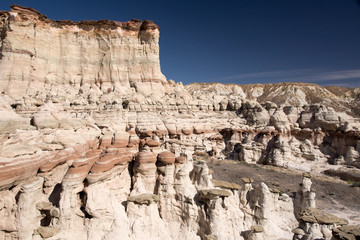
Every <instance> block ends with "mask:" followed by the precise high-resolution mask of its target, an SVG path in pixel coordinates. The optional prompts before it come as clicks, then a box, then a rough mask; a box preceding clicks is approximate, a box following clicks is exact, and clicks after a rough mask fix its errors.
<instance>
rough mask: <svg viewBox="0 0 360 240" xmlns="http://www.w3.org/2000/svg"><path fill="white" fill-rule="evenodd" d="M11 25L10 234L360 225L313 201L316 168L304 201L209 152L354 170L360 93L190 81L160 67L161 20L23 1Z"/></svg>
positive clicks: (310, 233) (169, 235) (129, 235)
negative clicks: (43, 9) (57, 10)
mask: <svg viewBox="0 0 360 240" xmlns="http://www.w3.org/2000/svg"><path fill="white" fill-rule="evenodd" d="M0 20H1V21H0V32H1V55H0V56H1V59H0V69H1V72H0V83H1V84H0V89H1V91H0V92H1V95H0V112H1V114H0V132H1V135H0V150H1V151H0V152H1V155H0V196H1V197H0V239H45V238H47V239H253V240H254V239H281V238H283V239H291V238H292V237H293V236H294V238H296V239H298V238H300V239H302V237H304V236H306V237H307V238H306V239H317V238H323V239H330V238H329V237H330V236H332V234H334V236H335V235H341V234H342V235H346V234H351V232H354V231H355V232H356V228H349V227H348V228H346V227H341V228H338V225H343V224H344V222H345V221H343V220H341V219H340V220H339V219H336V221H335V218H333V217H332V216H330V215H326V214H325V213H323V212H321V211H320V210H317V209H316V208H315V203H314V193H313V192H312V191H311V187H310V186H311V180H310V179H309V178H308V177H305V178H304V182H303V183H302V188H301V189H299V191H298V194H297V198H296V199H292V198H290V197H289V196H287V195H286V194H282V193H281V192H279V191H274V190H273V189H270V188H269V187H268V186H266V185H265V184H263V183H262V184H260V185H259V186H253V185H252V183H251V180H250V179H244V181H243V184H242V185H237V184H234V183H227V182H218V181H213V180H212V177H211V174H210V173H209V169H208V167H207V165H206V162H205V161H202V160H204V159H206V158H208V157H215V158H219V159H223V158H231V159H235V160H239V161H246V162H250V163H265V164H273V165H276V166H281V167H286V168H291V169H297V170H301V171H305V172H309V171H310V172H313V173H315V174H316V173H321V172H322V171H324V170H332V171H337V172H339V171H340V170H341V169H340V170H339V168H342V167H343V166H353V167H355V168H354V169H353V171H354V172H355V173H354V174H356V172H357V173H358V169H356V167H359V166H360V164H359V163H360V159H359V152H360V137H359V133H360V124H359V118H358V114H359V107H358V106H359V89H345V90H343V91H341V92H340V93H337V95H336V94H335V93H334V92H336V90H334V89H333V88H328V89H326V88H323V87H320V86H317V85H311V84H292V83H288V84H270V85H248V86H238V85H221V84H202V85H199V84H193V85H189V86H183V85H182V84H181V83H175V82H173V81H166V79H165V77H164V76H163V74H162V73H161V70H160V62H159V54H158V53H159V46H158V38H159V28H158V26H157V25H155V24H154V23H153V22H151V21H140V20H131V21H129V22H126V23H120V22H115V21H107V20H101V21H82V22H71V21H54V20H51V19H48V18H46V16H44V15H42V14H41V13H39V12H37V11H36V10H34V9H30V8H25V7H20V6H17V5H13V6H12V9H11V11H10V12H1V13H0ZM324 216H325V217H324ZM324 218H325V220H324ZM329 219H330V220H329ZM324 224H325V225H326V226H324ZM354 229H355V230H354ZM354 236H355V235H354ZM303 239H305V238H303Z"/></svg>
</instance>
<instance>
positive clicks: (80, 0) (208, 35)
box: [0, 0, 360, 87]
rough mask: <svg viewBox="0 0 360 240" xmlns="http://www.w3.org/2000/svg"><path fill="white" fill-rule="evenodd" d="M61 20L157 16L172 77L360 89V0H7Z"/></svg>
mask: <svg viewBox="0 0 360 240" xmlns="http://www.w3.org/2000/svg"><path fill="white" fill-rule="evenodd" d="M11 4H20V5H23V6H27V7H32V8H35V9H37V10H39V11H40V12H41V13H43V14H44V15H46V16H47V17H48V18H52V19H56V20H61V19H70V20H74V21H78V20H99V19H110V20H116V21H128V20H130V19H132V18H137V19H141V20H145V19H151V20H153V21H154V22H155V23H156V24H158V25H159V26H160V35H161V37H160V62H161V68H162V72H163V73H164V74H165V76H166V77H167V78H168V79H173V80H175V81H176V82H179V81H181V82H183V83H184V84H188V83H191V82H222V83H237V84H248V83H274V82H287V81H297V82H314V83H317V84H321V85H338V86H350V87H355V86H360V1H359V0H358V1H357V0H237V1H228V0H222V1H220V0H217V1H212V0H204V1H203V0H192V1H188V0H183V1H171V0H158V1H150V0H149V1H142V0H137V1H134V0H102V1H99V0H87V1H85V0H71V1H70V0H61V1H58V0H51V1H49V0H48V1H45V0H44V1H40V0H27V1H26V0H13V1H9V0H1V2H0V9H1V10H9V5H11Z"/></svg>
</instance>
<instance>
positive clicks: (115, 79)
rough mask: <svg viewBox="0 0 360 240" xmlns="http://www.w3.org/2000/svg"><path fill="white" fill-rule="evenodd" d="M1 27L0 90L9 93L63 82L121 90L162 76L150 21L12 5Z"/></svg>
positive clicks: (24, 92)
mask: <svg viewBox="0 0 360 240" xmlns="http://www.w3.org/2000/svg"><path fill="white" fill-rule="evenodd" d="M1 32H2V35H1V47H2V51H1V52H2V59H1V66H0V68H1V69H2V71H1V76H0V78H1V89H0V91H1V92H3V93H5V94H7V95H10V96H14V97H18V96H23V95H30V94H34V93H36V92H37V91H44V90H45V89H48V88H56V86H57V85H64V84H68V85H71V86H72V87H74V89H80V87H81V86H82V85H86V84H89V85H96V86H97V87H99V88H100V89H101V90H103V91H108V90H112V91H113V90H115V91H121V88H122V87H124V86H130V85H134V84H136V83H137V82H153V83H163V82H164V81H165V77H164V76H163V74H162V73H161V71H160V63H159V46H158V40H159V27H158V26H157V25H155V24H154V23H153V22H151V21H144V22H142V21H139V20H132V21H129V22H126V23H121V22H115V21H105V20H103V21H82V22H79V23H74V22H70V21H53V20H50V19H47V18H46V17H45V16H44V15H42V14H40V13H39V12H37V11H36V10H33V9H29V8H23V7H20V6H16V5H14V6H12V10H11V11H10V12H9V13H3V14H2V19H1ZM20 66H21V67H20ZM157 87H158V86H157Z"/></svg>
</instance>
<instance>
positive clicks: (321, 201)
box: [207, 160, 360, 225]
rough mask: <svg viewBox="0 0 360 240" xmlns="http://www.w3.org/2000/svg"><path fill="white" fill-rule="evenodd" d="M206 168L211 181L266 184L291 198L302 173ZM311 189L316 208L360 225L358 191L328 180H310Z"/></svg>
mask: <svg viewBox="0 0 360 240" xmlns="http://www.w3.org/2000/svg"><path fill="white" fill-rule="evenodd" d="M207 164H208V166H209V168H210V169H212V170H213V171H214V172H213V174H212V176H213V179H217V180H225V181H230V182H235V183H241V181H242V180H241V178H243V177H248V178H251V179H253V180H254V183H253V184H259V183H260V182H264V183H266V184H267V185H268V186H269V187H274V188H278V189H280V190H282V191H283V192H284V193H286V194H288V195H289V196H290V197H294V196H295V193H296V191H297V189H298V188H299V183H301V182H302V173H301V172H297V171H293V170H288V169H283V168H279V167H273V166H265V165H255V164H247V163H244V162H235V161H229V160H221V161H219V160H209V161H207ZM312 181H313V185H312V188H313V189H315V191H316V204H317V207H318V208H320V209H323V210H326V211H327V212H330V213H332V214H334V215H336V216H338V217H343V218H346V219H348V221H349V223H350V224H356V225H360V187H352V186H351V185H350V184H348V183H347V182H344V181H342V180H339V179H336V178H332V177H328V176H320V175H318V176H313V179H312Z"/></svg>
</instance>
